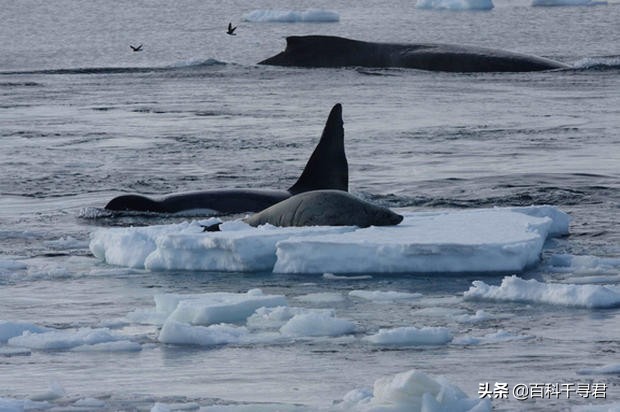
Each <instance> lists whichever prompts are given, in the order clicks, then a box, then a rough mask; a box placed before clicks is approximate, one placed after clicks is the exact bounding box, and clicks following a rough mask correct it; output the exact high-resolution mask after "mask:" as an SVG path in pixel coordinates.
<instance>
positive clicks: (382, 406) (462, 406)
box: [338, 370, 491, 412]
mask: <svg viewBox="0 0 620 412" xmlns="http://www.w3.org/2000/svg"><path fill="white" fill-rule="evenodd" d="M338 406H339V409H342V410H347V411H364V412H370V411H376V412H379V411H381V412H422V411H425V412H426V411H428V412H431V411H433V412H440V411H450V412H465V411H470V412H474V411H475V412H483V411H484V412H490V411H491V402H490V401H489V400H488V399H482V400H481V399H475V398H468V397H467V395H466V394H465V393H463V391H461V390H460V389H459V388H458V387H457V386H454V385H452V384H451V383H449V382H448V381H447V380H446V379H445V378H443V377H437V378H432V377H430V376H428V375H426V374H425V373H423V372H420V371H417V370H410V371H407V372H403V373H399V374H396V375H395V376H388V377H384V378H380V379H377V380H376V381H375V384H374V388H373V390H372V391H370V390H368V389H356V390H354V391H351V392H349V393H347V394H346V395H345V396H344V398H343V402H341V403H340V404H339V405H338Z"/></svg>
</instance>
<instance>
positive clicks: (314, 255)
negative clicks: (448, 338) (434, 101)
mask: <svg viewBox="0 0 620 412" xmlns="http://www.w3.org/2000/svg"><path fill="white" fill-rule="evenodd" d="M403 214H404V216H405V219H404V221H403V222H402V223H401V224H400V225H398V226H394V227H370V228H365V229H359V228H355V227H318V226H317V227H290V228H277V227H273V226H269V225H265V226H260V227H258V228H253V227H250V226H249V225H246V224H245V223H243V222H240V221H234V222H226V223H224V224H222V225H221V229H222V231H221V232H203V231H202V226H201V224H200V222H192V223H187V222H185V223H180V224H174V225H161V226H151V227H140V228H107V229H99V230H97V231H95V232H93V233H92V234H91V242H90V249H91V251H92V253H93V254H94V255H95V256H97V257H98V258H100V259H104V260H105V261H106V262H108V263H111V264H115V265H123V266H128V267H134V268H146V269H149V270H204V271H209V270H215V271H265V270H273V271H275V272H284V273H326V272H327V273H331V274H335V273H369V272H370V273H393V272H403V273H438V272H511V271H522V270H524V269H525V268H526V267H528V266H532V265H534V264H536V263H537V262H538V260H539V257H540V253H541V250H542V247H543V244H544V242H545V240H546V239H547V237H548V236H550V235H552V234H561V233H567V231H568V220H569V219H568V216H567V215H566V214H564V213H563V212H561V211H559V210H558V209H556V208H554V207H551V206H532V207H527V208H495V209H478V210H465V211H463V210H458V211H443V212H416V213H411V212H408V213H403ZM334 276H335V275H334ZM328 278H329V277H328Z"/></svg>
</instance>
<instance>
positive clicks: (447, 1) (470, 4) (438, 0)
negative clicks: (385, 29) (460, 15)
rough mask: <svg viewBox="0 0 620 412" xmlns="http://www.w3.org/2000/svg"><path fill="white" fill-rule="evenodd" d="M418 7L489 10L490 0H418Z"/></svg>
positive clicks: (490, 7)
mask: <svg viewBox="0 0 620 412" xmlns="http://www.w3.org/2000/svg"><path fill="white" fill-rule="evenodd" d="M415 7H416V8H418V9H436V10H491V9H492V8H493V7H494V6H493V1H492V0H418V2H417V3H416V5H415Z"/></svg>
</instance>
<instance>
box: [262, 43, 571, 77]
mask: <svg viewBox="0 0 620 412" xmlns="http://www.w3.org/2000/svg"><path fill="white" fill-rule="evenodd" d="M258 64H266V65H274V66H298V67H374V68H388V67H402V68H410V69H419V70H431V71H443V72H461V73H467V72H530V71H541V70H554V69H565V68H568V67H569V66H567V65H565V64H564V63H561V62H558V61H554V60H550V59H545V58H542V57H537V56H530V55H526V54H519V53H513V52H509V51H505V50H497V49H488V48H482V47H474V46H459V45H451V44H431V43H429V44H426V43H418V44H416V43H411V44H399V43H371V42H365V41H359V40H352V39H346V38H343V37H335V36H290V37H287V38H286V49H285V50H284V51H283V52H281V53H278V54H277V55H275V56H272V57H270V58H268V59H265V60H263V61H261V62H259V63H258Z"/></svg>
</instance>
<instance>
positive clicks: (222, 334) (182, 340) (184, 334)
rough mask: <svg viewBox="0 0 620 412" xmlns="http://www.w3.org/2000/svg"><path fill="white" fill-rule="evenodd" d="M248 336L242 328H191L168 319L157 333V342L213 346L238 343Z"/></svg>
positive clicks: (228, 326)
mask: <svg viewBox="0 0 620 412" xmlns="http://www.w3.org/2000/svg"><path fill="white" fill-rule="evenodd" d="M248 334H249V332H248V329H247V328H246V327H243V326H235V325H227V324H224V323H221V324H217V325H210V326H192V325H189V324H187V323H182V322H177V321H175V320H172V319H169V320H167V321H166V323H164V326H163V327H162V329H161V331H160V333H159V341H160V342H162V343H170V344H176V345H200V346H213V345H225V344H231V343H240V342H241V341H242V340H243V339H244V338H246V337H247V336H248Z"/></svg>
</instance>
